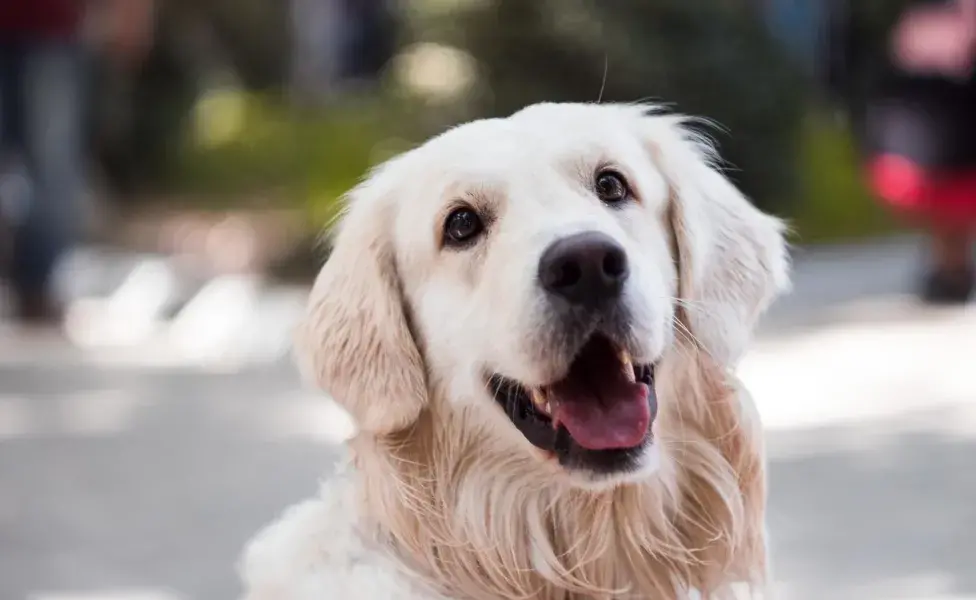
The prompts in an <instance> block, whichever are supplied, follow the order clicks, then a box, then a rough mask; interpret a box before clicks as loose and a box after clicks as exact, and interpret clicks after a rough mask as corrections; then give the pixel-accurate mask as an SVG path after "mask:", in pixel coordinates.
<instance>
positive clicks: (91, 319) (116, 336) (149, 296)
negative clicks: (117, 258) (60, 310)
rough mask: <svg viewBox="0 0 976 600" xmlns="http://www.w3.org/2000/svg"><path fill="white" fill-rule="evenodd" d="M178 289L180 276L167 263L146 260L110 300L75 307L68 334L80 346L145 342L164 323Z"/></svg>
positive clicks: (83, 301)
mask: <svg viewBox="0 0 976 600" xmlns="http://www.w3.org/2000/svg"><path fill="white" fill-rule="evenodd" d="M177 287H178V283H177V277H176V274H175V273H174V272H173V269H172V267H171V266H170V264H169V263H168V262H167V261H166V260H164V259H156V258H153V259H146V260H143V261H141V262H139V263H138V264H137V265H136V266H135V267H134V268H133V269H132V271H131V272H130V273H129V275H128V277H126V279H125V281H123V282H122V285H120V286H119V287H118V289H116V290H115V292H114V293H113V294H112V295H110V296H109V297H108V298H106V299H94V298H85V299H80V300H78V301H77V302H75V303H74V304H73V305H71V306H70V307H69V309H68V314H67V319H66V323H65V329H66V331H67V334H68V336H69V337H70V338H71V339H72V341H74V342H75V343H76V344H78V345H80V346H105V345H128V344H136V343H139V342H142V341H145V340H146V339H148V338H149V337H150V336H151V335H152V334H153V333H154V332H155V331H156V330H157V328H158V326H159V324H160V322H161V321H162V320H163V319H164V317H165V311H166V309H167V307H168V306H169V305H170V303H171V302H172V300H173V298H174V296H175V294H176V291H177Z"/></svg>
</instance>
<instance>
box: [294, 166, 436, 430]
mask: <svg viewBox="0 0 976 600" xmlns="http://www.w3.org/2000/svg"><path fill="white" fill-rule="evenodd" d="M377 177H378V176H377ZM378 187H379V186H377V185H374V184H373V183H370V182H367V183H365V184H363V185H361V186H360V187H359V188H357V189H356V190H354V191H353V192H351V193H350V195H349V202H350V204H349V210H348V212H347V213H346V215H345V217H344V218H343V219H342V221H341V223H340V227H339V231H338V235H337V236H336V237H335V244H334V245H333V250H332V254H331V255H330V257H329V260H328V262H326V264H325V266H324V267H323V268H322V271H321V272H320V273H319V275H318V278H317V279H316V281H315V285H314V287H313V289H312V293H311V298H310V301H309V307H308V311H307V314H306V318H305V321H304V322H303V323H302V325H301V326H300V328H299V332H298V339H297V340H296V341H297V343H296V350H297V354H298V358H299V363H300V367H301V368H302V370H303V371H304V373H305V374H306V376H310V377H311V378H313V379H314V380H315V381H316V383H317V384H318V385H319V386H320V387H321V388H322V389H323V390H325V391H326V392H328V393H329V394H331V395H332V397H333V398H334V399H335V400H336V401H337V402H339V404H341V405H342V406H344V407H345V408H346V410H348V411H349V412H350V414H351V415H352V417H353V418H354V419H355V421H356V424H357V426H358V427H359V429H360V430H361V431H366V432H371V433H374V434H383V433H389V432H392V431H396V430H398V429H402V428H404V427H406V426H408V425H410V424H411V423H413V422H414V421H415V420H416V419H417V417H418V415H419V414H420V412H421V410H422V409H423V407H424V405H425V404H426V395H427V393H426V382H425V372H424V366H423V361H422V359H421V356H420V352H419V351H418V349H417V346H416V344H415V343H414V339H413V336H412V335H411V331H410V328H409V325H408V322H407V315H406V313H405V311H404V304H403V296H402V294H401V290H400V280H399V277H398V275H397V265H396V257H395V253H394V250H393V244H392V241H391V239H390V235H391V231H392V222H391V221H392V213H393V207H392V206H391V204H392V203H391V202H390V201H388V200H387V198H386V196H385V195H384V194H383V192H382V190H381V189H378Z"/></svg>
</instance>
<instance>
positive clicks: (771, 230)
mask: <svg viewBox="0 0 976 600" xmlns="http://www.w3.org/2000/svg"><path fill="white" fill-rule="evenodd" d="M645 123H646V124H647V127H648V130H649V138H650V143H651V144H652V153H653V154H654V155H655V158H656V160H657V162H658V164H659V165H661V167H662V169H663V171H664V174H665V177H666V178H667V179H668V180H669V184H670V187H671V209H670V213H671V214H670V218H671V227H672V230H673V232H674V236H675V237H674V242H675V244H674V246H675V249H676V253H677V256H676V261H677V264H678V274H679V295H680V297H681V298H682V299H683V300H685V302H684V304H683V306H682V312H683V313H684V315H685V318H686V321H687V323H686V324H687V325H688V326H689V328H690V329H691V331H692V333H693V334H694V335H695V337H696V338H697V339H698V343H699V344H700V345H701V346H702V347H703V349H704V350H705V351H707V352H708V353H709V354H710V355H711V357H712V358H713V359H714V360H715V361H716V362H717V363H719V364H721V365H732V364H734V363H735V362H736V361H737V360H738V358H739V357H740V356H741V354H742V352H743V351H744V350H745V348H746V346H747V345H748V343H749V340H750V338H751V335H752V331H753V329H754V327H755V325H756V322H757V321H758V319H759V316H760V315H761V314H762V312H763V311H764V310H765V309H766V308H767V307H768V306H769V304H770V303H771V302H772V301H773V299H774V298H775V297H776V296H778V295H779V294H780V293H782V292H785V291H786V290H787V289H788V288H789V276H788V271H789V258H788V253H787V247H786V242H785V240H784V236H783V234H784V230H785V226H784V224H783V223H782V222H781V221H779V220H778V219H776V218H774V217H771V216H769V215H766V214H765V213H763V212H761V211H760V210H758V209H757V208H756V207H754V206H753V205H752V204H751V203H750V202H749V201H748V200H747V199H746V198H745V197H744V196H743V195H742V193H741V192H739V190H738V189H737V188H736V187H735V186H734V185H732V183H731V182H730V181H729V180H728V179H726V178H725V177H724V176H723V175H722V174H721V173H720V172H719V171H718V170H717V169H716V167H715V166H714V164H713V162H714V160H715V157H714V155H713V153H712V150H711V147H710V146H709V145H708V144H707V143H706V142H705V140H704V139H702V138H700V137H697V136H696V135H695V134H694V133H693V132H692V131H690V130H689V129H688V128H687V127H685V126H684V123H683V119H682V118H681V117H677V116H672V115H655V116H650V117H646V118H645Z"/></svg>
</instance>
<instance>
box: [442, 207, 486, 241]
mask: <svg viewBox="0 0 976 600" xmlns="http://www.w3.org/2000/svg"><path fill="white" fill-rule="evenodd" d="M484 229H485V226H484V223H482V222H481V217H479V216H478V213H477V212H475V211H474V209H473V208H469V207H465V208H458V209H455V210H454V211H452V212H451V214H449V215H447V220H446V221H444V241H445V243H447V244H450V245H452V246H463V245H465V244H469V243H471V242H473V241H474V240H475V238H477V237H478V235H479V234H480V233H481V232H482V231H484Z"/></svg>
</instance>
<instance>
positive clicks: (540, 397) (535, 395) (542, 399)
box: [529, 390, 549, 414]
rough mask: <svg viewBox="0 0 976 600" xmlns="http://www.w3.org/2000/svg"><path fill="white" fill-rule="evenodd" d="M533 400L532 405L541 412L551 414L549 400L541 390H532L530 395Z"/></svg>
mask: <svg viewBox="0 0 976 600" xmlns="http://www.w3.org/2000/svg"><path fill="white" fill-rule="evenodd" d="M529 396H530V398H531V399H532V404H533V405H534V406H535V407H536V408H537V409H538V410H540V411H542V412H545V413H546V414H549V399H548V398H546V396H545V394H543V393H542V391H541V390H532V391H531V392H530V393H529Z"/></svg>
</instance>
